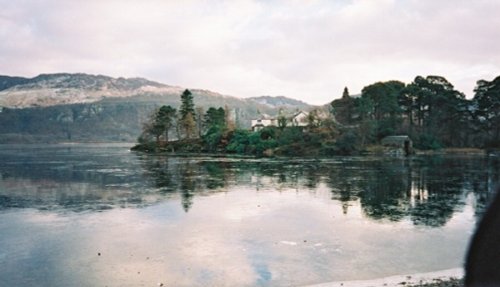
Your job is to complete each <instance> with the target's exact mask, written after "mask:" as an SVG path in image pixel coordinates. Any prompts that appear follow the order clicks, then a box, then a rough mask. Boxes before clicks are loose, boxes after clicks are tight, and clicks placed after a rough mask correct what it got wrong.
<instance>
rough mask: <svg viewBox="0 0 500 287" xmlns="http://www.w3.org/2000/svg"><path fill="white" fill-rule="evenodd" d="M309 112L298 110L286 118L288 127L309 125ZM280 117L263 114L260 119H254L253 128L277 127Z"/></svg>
mask: <svg viewBox="0 0 500 287" xmlns="http://www.w3.org/2000/svg"><path fill="white" fill-rule="evenodd" d="M308 115H309V113H307V112H304V111H297V112H296V113H294V114H293V115H291V116H287V117H285V118H286V126H287V127H305V126H307V116H308ZM278 124H279V123H278V117H269V116H263V117H262V118H259V119H254V120H252V130H253V131H259V130H261V129H263V128H264V127H269V126H271V127H277V126H278Z"/></svg>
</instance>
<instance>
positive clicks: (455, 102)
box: [132, 76, 500, 157]
mask: <svg viewBox="0 0 500 287" xmlns="http://www.w3.org/2000/svg"><path fill="white" fill-rule="evenodd" d="M474 91H475V96H474V98H473V99H471V100H467V99H466V98H465V95H464V94H463V93H461V92H459V91H457V90H455V89H454V87H453V85H451V84H450V83H449V82H448V81H447V80H446V79H445V78H443V77H440V76H427V77H425V78H424V77H421V76H417V77H416V78H415V80H414V81H413V82H412V83H410V84H408V85H406V84H404V83H402V82H399V81H388V82H377V83H375V84H372V85H369V86H366V87H365V88H363V90H362V93H361V95H360V96H350V95H349V92H348V89H347V88H345V89H344V92H343V95H342V97H341V98H340V99H337V100H334V101H332V102H331V103H330V104H329V105H326V106H322V107H317V108H316V109H313V110H310V111H301V110H294V111H287V110H285V109H281V110H280V112H279V114H278V115H276V116H274V117H271V116H268V115H261V118H258V119H255V120H253V121H252V125H251V129H243V128H239V127H238V125H237V124H236V122H235V119H234V116H233V113H232V111H231V109H230V107H228V106H225V107H210V108H208V110H207V111H204V110H203V108H201V107H196V108H195V103H194V100H193V96H192V94H191V92H190V91H189V90H185V91H184V92H183V93H182V95H181V105H180V108H179V111H177V110H176V109H175V108H173V107H171V106H162V107H160V108H159V109H157V110H155V111H154V112H153V113H152V115H151V116H150V119H149V120H148V121H147V122H146V123H144V126H143V131H142V134H141V136H140V137H139V138H138V142H139V143H138V144H137V145H136V146H134V147H133V148H132V150H137V151H144V152H155V153H157V152H172V153H176V154H191V153H208V154H235V155H249V156H259V157H260V156H266V157H270V156H275V155H276V156H333V155H353V154H362V153H387V152H391V153H397V154H409V153H411V152H412V148H413V147H414V148H416V149H419V150H437V149H441V148H486V149H498V148H500V77H497V78H495V79H494V80H493V81H491V82H488V81H485V80H480V81H478V82H477V86H476V88H475V90H474ZM388 137H389V138H388ZM172 139H174V140H172ZM387 143H389V144H387Z"/></svg>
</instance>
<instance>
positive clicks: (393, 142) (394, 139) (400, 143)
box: [380, 135, 413, 155]
mask: <svg viewBox="0 0 500 287" xmlns="http://www.w3.org/2000/svg"><path fill="white" fill-rule="evenodd" d="M380 143H381V144H382V145H383V146H386V147H391V148H395V149H398V150H401V151H402V152H403V153H404V155H409V154H411V153H413V142H412V140H411V139H410V137H409V136H406V135H400V136H387V137H385V138H383V139H382V140H381V142H380Z"/></svg>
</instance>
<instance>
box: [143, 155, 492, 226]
mask: <svg viewBox="0 0 500 287" xmlns="http://www.w3.org/2000/svg"><path fill="white" fill-rule="evenodd" d="M149 161H150V162H148V163H147V164H145V165H144V167H145V168H146V170H147V171H146V174H148V175H149V176H150V177H152V179H153V182H154V186H155V187H157V188H158V189H159V191H160V192H178V193H179V195H180V197H181V200H182V205H183V207H184V209H185V210H186V211H188V210H189V209H190V208H191V207H192V205H193V199H194V198H195V196H199V195H203V194H207V193H213V192H219V191H225V190H227V188H228V187H229V186H240V185H246V186H253V187H254V188H255V189H256V190H260V189H261V188H270V189H276V190H282V189H283V188H291V189H295V190H298V191H300V190H309V191H315V190H316V189H317V187H318V184H320V183H321V182H324V183H326V184H327V186H328V187H329V188H330V189H331V198H332V200H338V201H340V202H341V204H342V208H343V211H344V213H347V212H348V210H349V206H350V205H352V204H354V203H355V202H359V204H360V205H361V208H362V210H363V213H364V214H365V215H366V216H368V217H370V218H373V219H376V220H379V219H388V220H391V221H401V220H403V219H410V220H411V221H412V222H413V223H414V224H416V225H426V226H443V225H444V224H446V222H448V221H449V220H450V218H451V217H452V216H453V213H454V212H456V211H460V210H462V208H463V206H464V205H465V204H466V202H467V200H468V196H469V195H472V197H473V206H474V207H475V210H476V213H477V214H479V213H481V211H482V210H484V206H485V205H486V204H487V202H488V200H489V199H490V198H491V195H490V194H491V191H492V190H493V185H492V184H491V182H492V181H495V180H498V177H499V165H498V161H497V162H495V163H492V162H486V161H487V160H486V159H484V158H474V159H465V160H464V159H460V158H453V157H445V158H437V157H434V158H431V157H428V158H426V157H417V158H414V159H373V160H366V159H359V160H349V161H342V160H340V161H338V162H333V163H322V162H314V161H309V162H296V161H262V162H259V161H248V162H244V161H212V160H210V161H208V160H207V161H204V160H193V159H180V158H170V159H167V158H156V157H151V158H150V159H149Z"/></svg>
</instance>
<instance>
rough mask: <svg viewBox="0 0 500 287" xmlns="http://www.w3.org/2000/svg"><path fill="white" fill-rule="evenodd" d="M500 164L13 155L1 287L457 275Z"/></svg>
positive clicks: (6, 151) (4, 189) (0, 206)
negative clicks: (453, 271) (440, 272)
mask: <svg viewBox="0 0 500 287" xmlns="http://www.w3.org/2000/svg"><path fill="white" fill-rule="evenodd" d="M499 167H500V166H499V162H498V159H494V158H486V157H471V158H467V157H442V158H431V157H415V158H411V159H391V158H361V157H360V158H353V157H345V158H344V157H339V158H334V159H324V160H295V159H286V160H240V159H220V158H206V157H203V158H202V157H198V158H175V157H166V156H148V155H143V154H134V153H130V152H129V151H128V150H127V147H126V146H123V147H108V146H102V145H94V146H92V145H83V146H72V147H70V148H66V147H65V148H62V149H61V148H60V147H57V146H54V147H43V148H42V147H41V148H38V147H36V146H34V147H26V148H23V149H19V148H17V147H11V148H5V147H0V175H1V176H0V217H1V220H0V234H2V236H0V247H2V248H0V266H1V267H2V268H0V278H1V280H0V285H2V284H4V285H6V286H31V285H37V286H141V285H143V286H157V285H158V283H159V282H163V283H165V285H166V286H302V285H307V284H315V283H322V282H328V281H338V280H354V279H370V278H377V277H383V276H390V275H395V274H408V273H416V272H430V271H436V270H442V269H449V268H456V267H459V266H462V260H463V257H464V252H465V248H466V246H467V243H468V238H469V235H470V234H471V232H472V230H473V228H474V224H475V220H476V219H475V217H476V216H477V215H479V214H481V212H482V211H483V210H484V206H485V204H487V202H488V201H489V197H490V196H491V192H492V191H493V184H494V182H497V181H498V180H499ZM428 227H430V228H428ZM99 254H100V255H99Z"/></svg>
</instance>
